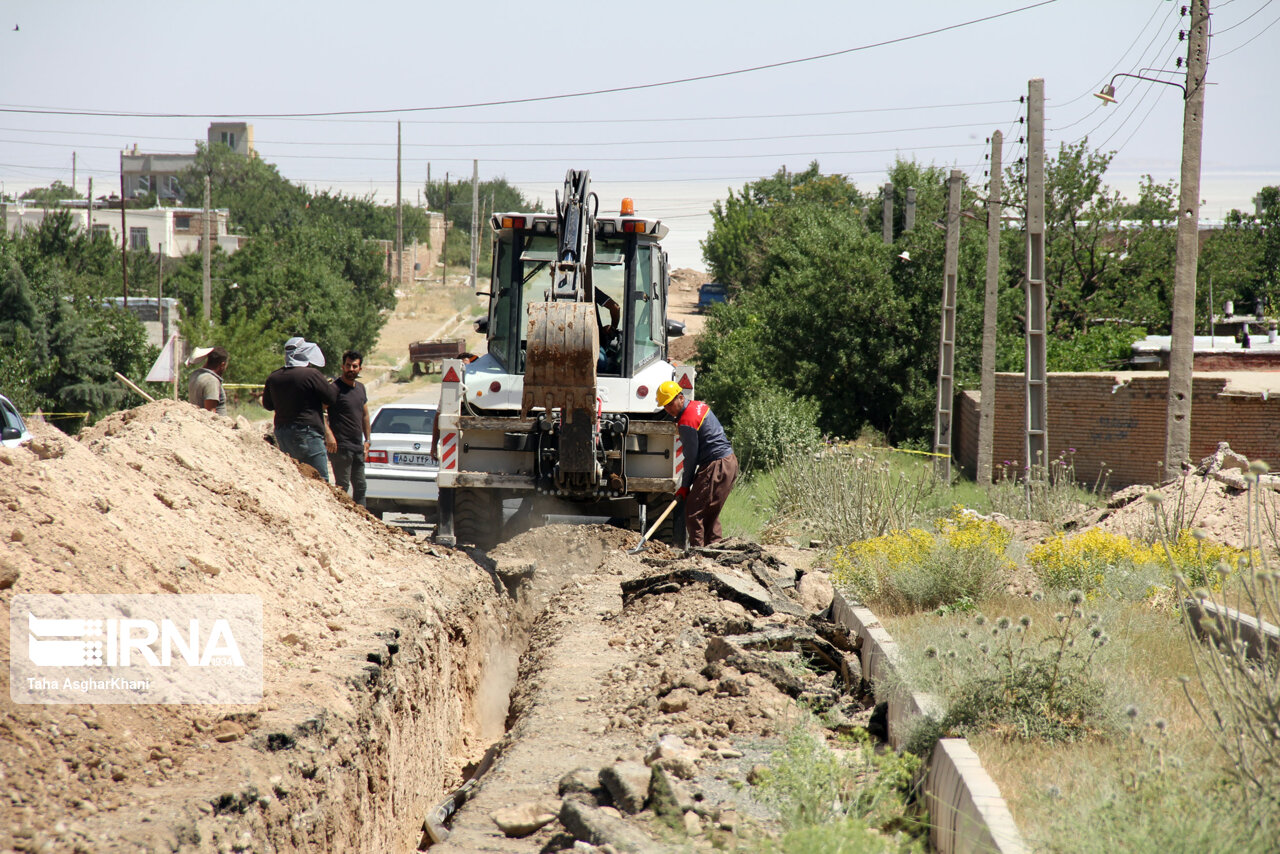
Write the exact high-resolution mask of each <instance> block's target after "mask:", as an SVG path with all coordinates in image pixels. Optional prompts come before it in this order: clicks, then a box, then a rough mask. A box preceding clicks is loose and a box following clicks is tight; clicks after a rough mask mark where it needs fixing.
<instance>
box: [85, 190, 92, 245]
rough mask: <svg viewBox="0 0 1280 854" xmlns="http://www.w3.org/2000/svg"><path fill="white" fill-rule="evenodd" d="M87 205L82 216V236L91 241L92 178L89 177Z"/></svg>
mask: <svg viewBox="0 0 1280 854" xmlns="http://www.w3.org/2000/svg"><path fill="white" fill-rule="evenodd" d="M87 198H88V199H89V205H88V206H87V207H86V208H85V214H84V236H85V237H88V238H89V239H93V176H92V175H90V176H89V195H88V196H87Z"/></svg>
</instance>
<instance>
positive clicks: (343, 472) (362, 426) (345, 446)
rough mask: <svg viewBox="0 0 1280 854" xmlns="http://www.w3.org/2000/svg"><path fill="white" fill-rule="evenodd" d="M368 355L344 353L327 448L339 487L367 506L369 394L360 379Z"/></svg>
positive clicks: (331, 409)
mask: <svg viewBox="0 0 1280 854" xmlns="http://www.w3.org/2000/svg"><path fill="white" fill-rule="evenodd" d="M363 364H364V356H363V355H362V354H361V353H358V352H356V351H355V350H348V351H347V352H345V353H343V354H342V375H341V376H339V377H338V378H337V379H336V380H334V381H333V387H334V388H335V389H336V390H337V392H338V402H337V403H334V404H331V405H330V406H328V407H327V409H328V414H329V418H328V420H327V421H326V423H325V426H324V448H325V450H326V451H328V452H329V462H330V463H332V464H333V480H334V482H335V483H337V485H338V489H341V490H343V491H346V490H347V489H348V488H350V489H351V500H352V501H354V502H355V503H357V504H359V505H360V506H361V507H363V506H364V491H365V479H364V457H365V454H367V453H369V395H368V394H367V393H366V392H365V387H364V383H362V382H360V381H359V376H360V368H361V367H362V365H363Z"/></svg>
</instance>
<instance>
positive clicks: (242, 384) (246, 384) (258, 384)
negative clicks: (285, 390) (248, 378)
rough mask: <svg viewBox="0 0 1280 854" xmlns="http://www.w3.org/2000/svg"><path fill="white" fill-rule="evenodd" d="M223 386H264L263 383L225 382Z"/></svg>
mask: <svg viewBox="0 0 1280 854" xmlns="http://www.w3.org/2000/svg"><path fill="white" fill-rule="evenodd" d="M222 387H223V388H263V385H262V383H256V384H255V383H223V384H222Z"/></svg>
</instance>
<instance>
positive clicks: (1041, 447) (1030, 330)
mask: <svg viewBox="0 0 1280 854" xmlns="http://www.w3.org/2000/svg"><path fill="white" fill-rule="evenodd" d="M1047 320H1048V312H1047V309H1046V305H1045V282H1044V78H1042V77H1036V78H1033V79H1032V80H1031V81H1030V82H1029V83H1028V84H1027V310H1026V339H1027V351H1026V352H1027V366H1026V373H1025V375H1024V376H1025V378H1026V404H1027V440H1026V453H1027V461H1026V465H1027V466H1028V468H1027V490H1028V492H1027V499H1028V500H1030V497H1031V493H1030V489H1031V474H1032V473H1033V472H1034V471H1035V470H1036V467H1037V466H1046V465H1048V463H1049V425H1048V420H1049V371H1048V350H1047V342H1046V341H1045V335H1046V326H1047V325H1048V324H1047Z"/></svg>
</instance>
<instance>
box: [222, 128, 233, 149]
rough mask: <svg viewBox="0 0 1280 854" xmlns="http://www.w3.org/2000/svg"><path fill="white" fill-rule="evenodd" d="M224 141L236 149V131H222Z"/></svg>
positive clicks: (229, 146)
mask: <svg viewBox="0 0 1280 854" xmlns="http://www.w3.org/2000/svg"><path fill="white" fill-rule="evenodd" d="M222 141H223V142H224V143H226V145H227V147H228V148H231V149H234V148H235V147H236V135H235V131H228V130H224V131H223V132H222Z"/></svg>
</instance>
